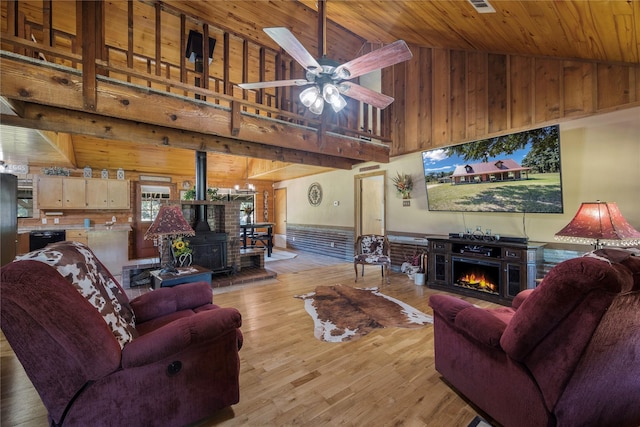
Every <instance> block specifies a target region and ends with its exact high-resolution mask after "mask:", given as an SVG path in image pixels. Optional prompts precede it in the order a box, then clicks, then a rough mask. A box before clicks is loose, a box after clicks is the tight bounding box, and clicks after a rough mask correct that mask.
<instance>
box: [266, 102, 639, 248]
mask: <svg viewBox="0 0 640 427" xmlns="http://www.w3.org/2000/svg"><path fill="white" fill-rule="evenodd" d="M560 143H561V153H560V154H561V158H562V184H563V199H564V213H563V214H526V215H523V214H511V213H493V212H492V213H468V212H467V213H461V212H430V211H429V210H428V209H427V196H426V190H425V185H424V179H423V176H424V175H423V171H422V157H421V153H412V154H408V155H404V156H399V157H395V158H393V159H391V161H390V163H388V164H380V168H381V169H382V170H386V171H387V178H388V181H387V194H386V210H387V231H388V232H394V231H395V232H407V233H420V234H422V233H424V234H448V233H449V232H458V231H462V230H464V229H465V228H472V229H475V227H476V226H478V225H479V226H481V227H482V228H483V229H487V228H489V229H491V231H492V233H494V234H495V233H497V234H500V235H503V236H518V237H524V236H526V237H528V238H529V239H530V240H532V241H540V242H553V241H554V234H555V233H556V232H557V231H558V230H560V229H561V228H562V227H564V226H565V225H566V224H567V223H568V222H569V221H571V219H572V218H573V216H574V214H575V213H576V211H577V210H578V207H579V206H580V203H581V202H591V201H596V200H602V201H608V202H616V203H617V204H618V207H619V208H620V211H621V212H622V214H623V215H624V216H625V218H626V219H627V221H629V223H630V224H631V225H632V226H633V227H635V228H636V229H638V230H640V108H633V109H627V110H622V111H618V112H613V113H608V114H603V115H600V116H596V117H589V118H586V119H580V120H575V121H572V122H568V123H563V124H561V125H560ZM374 164H375V163H367V164H362V165H358V166H357V167H356V168H354V169H353V170H352V171H335V172H327V173H323V174H319V175H314V176H311V177H305V178H299V179H295V180H288V181H282V182H280V183H277V184H276V187H277V188H282V187H286V188H287V197H288V200H287V209H288V212H287V221H288V222H290V223H294V224H313V225H333V226H347V227H353V226H354V202H353V198H354V189H353V187H354V176H355V175H357V174H358V173H360V172H359V169H360V168H363V167H366V166H371V165H374ZM396 172H401V173H408V174H411V175H412V176H413V178H414V189H413V192H412V198H411V206H410V207H403V206H402V199H401V198H400V197H399V196H398V195H397V194H396V192H395V188H394V187H393V185H392V183H391V180H390V178H391V177H393V176H394V175H395V174H396ZM313 182H318V183H319V184H320V185H321V186H322V189H323V200H322V203H321V205H320V206H318V207H312V206H311V205H310V204H309V203H308V201H307V189H308V188H309V185H310V184H311V183H313ZM334 200H337V201H339V202H340V205H339V206H337V207H335V206H334V205H333V201H334Z"/></svg>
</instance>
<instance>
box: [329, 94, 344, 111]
mask: <svg viewBox="0 0 640 427" xmlns="http://www.w3.org/2000/svg"><path fill="white" fill-rule="evenodd" d="M330 104H331V108H333V111H335V112H336V113H337V112H339V111H341V110H342V109H343V108H344V107H346V106H347V101H346V100H345V99H344V97H342V95H338V97H337V98H336V99H335V100H334V101H333V102H331V103H330Z"/></svg>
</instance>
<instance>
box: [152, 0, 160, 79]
mask: <svg viewBox="0 0 640 427" xmlns="http://www.w3.org/2000/svg"><path fill="white" fill-rule="evenodd" d="M154 22H155V26H156V30H155V33H154V44H155V52H154V58H155V74H156V76H160V75H162V9H161V8H160V3H156V4H155V19H154Z"/></svg>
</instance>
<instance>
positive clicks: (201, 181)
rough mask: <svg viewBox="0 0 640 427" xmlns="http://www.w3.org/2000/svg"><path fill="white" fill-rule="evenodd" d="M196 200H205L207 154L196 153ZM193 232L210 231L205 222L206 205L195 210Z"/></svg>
mask: <svg viewBox="0 0 640 427" xmlns="http://www.w3.org/2000/svg"><path fill="white" fill-rule="evenodd" d="M196 200H207V153H206V152H205V151H196ZM193 229H194V230H195V231H211V228H210V227H209V223H208V222H207V205H198V206H197V209H196V225H195V227H194V228H193Z"/></svg>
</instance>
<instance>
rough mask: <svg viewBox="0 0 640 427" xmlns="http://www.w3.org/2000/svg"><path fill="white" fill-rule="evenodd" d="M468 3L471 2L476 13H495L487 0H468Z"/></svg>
mask: <svg viewBox="0 0 640 427" xmlns="http://www.w3.org/2000/svg"><path fill="white" fill-rule="evenodd" d="M469 3H471V5H472V6H473V7H474V8H475V9H476V10H477V11H478V13H496V10H495V9H494V8H493V6H491V5H490V4H489V2H488V1H487V0H469Z"/></svg>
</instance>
